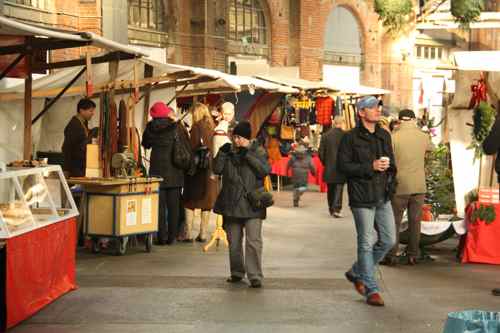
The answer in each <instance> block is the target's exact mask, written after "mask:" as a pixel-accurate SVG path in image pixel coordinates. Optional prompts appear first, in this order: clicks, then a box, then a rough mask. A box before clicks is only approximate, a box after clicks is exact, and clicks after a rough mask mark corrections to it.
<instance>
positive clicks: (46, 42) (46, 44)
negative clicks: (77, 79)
mask: <svg viewBox="0 0 500 333" xmlns="http://www.w3.org/2000/svg"><path fill="white" fill-rule="evenodd" d="M89 44H90V42H84V41H82V42H79V41H73V40H54V39H51V38H32V42H31V43H23V44H16V45H8V46H0V55H7V54H26V53H29V52H30V50H47V51H49V50H58V49H68V48H73V47H82V46H87V45H89Z"/></svg>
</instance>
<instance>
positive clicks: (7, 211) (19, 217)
mask: <svg viewBox="0 0 500 333" xmlns="http://www.w3.org/2000/svg"><path fill="white" fill-rule="evenodd" d="M0 212H1V213H2V217H3V220H4V221H5V222H6V223H7V224H8V225H10V226H14V227H17V226H20V225H22V224H24V223H26V222H28V221H29V219H30V217H31V211H30V210H29V208H27V207H26V206H25V205H24V204H23V203H22V202H11V203H7V204H0Z"/></svg>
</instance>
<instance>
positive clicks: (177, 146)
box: [172, 134, 193, 170]
mask: <svg viewBox="0 0 500 333" xmlns="http://www.w3.org/2000/svg"><path fill="white" fill-rule="evenodd" d="M192 160H193V154H192V153H191V149H190V148H188V147H187V144H186V143H185V142H183V141H182V140H180V139H179V136H178V135H177V134H176V135H175V137H174V148H173V149H172V161H173V164H174V166H176V167H177V168H179V169H182V170H188V169H189V168H190V167H191V163H192Z"/></svg>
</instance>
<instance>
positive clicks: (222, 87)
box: [144, 60, 299, 96]
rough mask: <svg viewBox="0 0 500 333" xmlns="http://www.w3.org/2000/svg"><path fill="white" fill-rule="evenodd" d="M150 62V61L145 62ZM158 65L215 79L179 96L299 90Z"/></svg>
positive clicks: (232, 76)
mask: <svg viewBox="0 0 500 333" xmlns="http://www.w3.org/2000/svg"><path fill="white" fill-rule="evenodd" d="M144 61H146V62H150V60H144ZM156 64H158V66H168V67H170V68H176V69H178V70H184V71H191V72H193V73H197V74H199V75H205V76H208V77H212V78H214V80H213V81H209V82H202V83H196V84H190V85H188V87H186V89H183V88H180V87H179V90H182V92H180V93H179V96H192V95H201V94H207V93H227V92H240V91H255V90H259V89H260V90H267V91H271V92H280V93H284V94H294V93H298V92H299V90H298V89H295V88H292V87H289V86H283V85H280V84H275V83H272V82H268V81H265V80H260V79H257V78H254V77H251V76H241V75H231V74H227V73H223V72H220V71H217V70H213V69H206V68H200V67H192V66H184V65H174V64H159V63H156Z"/></svg>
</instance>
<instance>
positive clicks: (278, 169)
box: [271, 155, 328, 192]
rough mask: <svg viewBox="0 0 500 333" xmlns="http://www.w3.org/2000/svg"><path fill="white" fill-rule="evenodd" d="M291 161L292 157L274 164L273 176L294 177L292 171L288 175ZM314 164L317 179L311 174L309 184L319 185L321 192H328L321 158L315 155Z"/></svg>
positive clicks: (272, 166) (272, 167)
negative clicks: (287, 169)
mask: <svg viewBox="0 0 500 333" xmlns="http://www.w3.org/2000/svg"><path fill="white" fill-rule="evenodd" d="M289 160H290V157H282V158H281V160H279V161H278V162H276V163H273V164H272V165H271V174H273V175H278V176H282V177H291V176H292V172H291V170H290V172H289V173H288V174H287V173H286V167H287V165H288V161H289ZM312 162H313V165H314V167H315V168H316V177H315V176H313V175H312V174H311V173H310V172H309V176H308V180H307V182H308V183H309V184H316V185H319V188H320V192H326V191H327V189H328V186H327V185H326V183H325V182H324V181H323V173H324V171H325V168H324V167H323V164H321V161H320V160H319V157H318V156H317V155H313V158H312Z"/></svg>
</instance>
